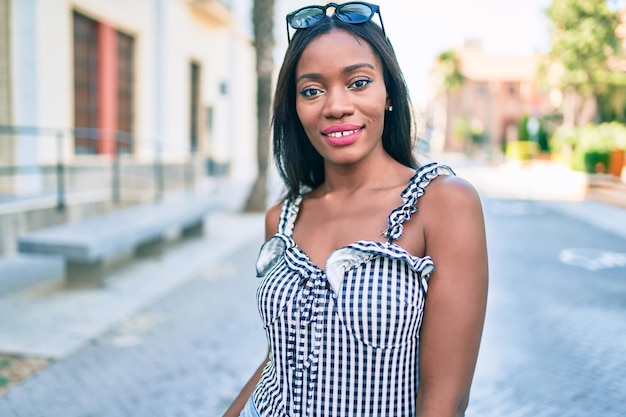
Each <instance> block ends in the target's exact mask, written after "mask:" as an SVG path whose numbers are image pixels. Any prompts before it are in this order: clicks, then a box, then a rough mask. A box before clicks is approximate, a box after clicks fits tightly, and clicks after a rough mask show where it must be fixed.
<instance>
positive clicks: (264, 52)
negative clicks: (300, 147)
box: [244, 0, 275, 212]
mask: <svg viewBox="0 0 626 417" xmlns="http://www.w3.org/2000/svg"><path fill="white" fill-rule="evenodd" d="M252 24H253V27H254V46H255V48H256V73H257V99H256V102H257V168H258V174H257V178H256V180H255V182H254V185H253V186H252V189H251V191H250V194H249V195H248V199H247V201H246V204H245V208H244V210H245V211H248V212H259V211H264V210H265V200H266V196H267V175H268V165H269V149H270V146H269V143H270V140H269V138H270V110H271V106H272V71H273V69H274V59H273V51H274V43H275V40H274V0H254V6H253V9H252Z"/></svg>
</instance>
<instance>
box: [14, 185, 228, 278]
mask: <svg viewBox="0 0 626 417" xmlns="http://www.w3.org/2000/svg"><path fill="white" fill-rule="evenodd" d="M215 207H216V204H215V203H213V202H212V201H211V200H210V199H209V198H208V197H202V198H199V197H193V198H181V199H179V200H175V201H165V202H158V203H153V204H147V205H141V206H135V207H131V208H127V209H122V210H119V211H115V212H113V213H110V214H107V215H104V216H101V217H97V218H93V219H88V220H84V221H80V222H76V223H67V224H63V225H60V226H54V227H50V228H46V229H40V230H37V231H34V232H31V233H28V234H24V235H21V236H20V237H19V238H18V250H19V251H20V252H22V253H30V254H47V255H57V256H61V257H63V258H64V260H65V265H66V270H65V277H66V281H67V282H68V284H70V285H77V284H83V285H84V284H88V285H102V284H103V282H104V264H105V261H107V260H108V259H112V258H114V257H116V256H119V255H123V254H127V253H129V252H130V253H132V252H133V251H134V253H135V255H137V256H145V255H154V254H159V253H161V252H162V251H163V248H164V245H165V243H166V240H167V237H168V236H171V235H176V234H178V235H179V236H183V237H187V236H200V235H202V234H203V232H204V219H205V218H206V215H207V214H208V212H209V211H211V210H212V209H214V208H215Z"/></svg>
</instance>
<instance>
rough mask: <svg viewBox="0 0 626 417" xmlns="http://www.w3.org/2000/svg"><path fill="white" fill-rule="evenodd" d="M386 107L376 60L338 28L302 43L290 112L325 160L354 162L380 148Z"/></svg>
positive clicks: (365, 45) (368, 49)
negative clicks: (295, 113) (294, 100)
mask: <svg viewBox="0 0 626 417" xmlns="http://www.w3.org/2000/svg"><path fill="white" fill-rule="evenodd" d="M388 105H389V102H388V97H387V89H386V87H385V83H384V80H383V68H382V63H381V62H380V59H378V57H377V56H376V55H375V54H374V52H373V50H372V48H371V47H370V45H369V44H368V43H367V42H366V41H365V40H363V39H360V38H356V37H355V36H354V35H352V34H350V33H348V32H346V31H344V30H340V29H334V30H332V31H331V32H329V33H327V34H324V35H321V36H320V37H318V38H316V39H314V40H313V41H311V43H309V45H307V47H306V48H305V49H304V51H303V52H302V55H301V57H300V60H299V62H298V65H297V66H296V111H297V113H298V117H299V118H300V122H301V123H302V126H303V127H304V130H305V132H306V134H307V136H308V138H309V140H310V141H311V143H312V144H313V146H314V147H315V149H316V150H317V151H318V152H319V153H320V154H321V155H322V157H323V158H324V160H325V161H326V162H327V163H334V164H338V165H342V164H354V163H357V162H359V161H361V160H363V159H365V158H367V157H368V156H370V155H372V154H373V153H376V152H382V151H383V147H382V134H383V126H384V119H385V109H386V108H387V106H388Z"/></svg>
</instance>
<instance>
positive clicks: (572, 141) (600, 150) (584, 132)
mask: <svg viewBox="0 0 626 417" xmlns="http://www.w3.org/2000/svg"><path fill="white" fill-rule="evenodd" d="M550 145H551V148H552V149H553V150H554V151H555V152H564V151H565V152H567V149H569V150H570V151H571V154H572V168H573V169H575V170H577V171H585V172H591V173H594V172H597V168H598V167H599V166H600V164H602V165H603V166H604V170H607V169H608V167H609V161H610V152H611V151H612V150H615V149H623V150H626V126H624V125H622V124H620V123H616V122H612V123H603V124H599V125H592V124H589V125H586V126H582V127H563V126H561V127H559V128H558V129H557V130H556V131H555V132H554V135H553V136H552V138H551V139H550Z"/></svg>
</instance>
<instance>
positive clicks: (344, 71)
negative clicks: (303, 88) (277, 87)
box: [296, 63, 374, 84]
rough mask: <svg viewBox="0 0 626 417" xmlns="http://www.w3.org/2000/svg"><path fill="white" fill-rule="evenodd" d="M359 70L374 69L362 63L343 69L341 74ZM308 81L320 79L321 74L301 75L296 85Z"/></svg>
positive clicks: (370, 65)
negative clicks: (301, 81)
mask: <svg viewBox="0 0 626 417" xmlns="http://www.w3.org/2000/svg"><path fill="white" fill-rule="evenodd" d="M360 68H370V69H372V70H373V69H374V66H373V65H372V64H368V63H363V64H354V65H348V66H347V67H345V68H344V69H343V70H342V71H341V72H342V73H344V74H349V73H351V72H353V71H356V70H358V69H360ZM305 78H306V79H309V80H319V79H320V78H322V75H321V74H318V73H308V74H302V75H301V76H299V77H298V78H296V84H297V83H298V82H299V81H300V80H302V79H305Z"/></svg>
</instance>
